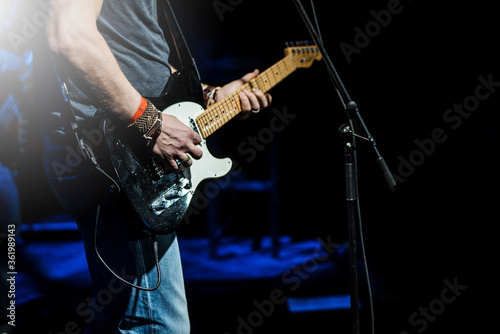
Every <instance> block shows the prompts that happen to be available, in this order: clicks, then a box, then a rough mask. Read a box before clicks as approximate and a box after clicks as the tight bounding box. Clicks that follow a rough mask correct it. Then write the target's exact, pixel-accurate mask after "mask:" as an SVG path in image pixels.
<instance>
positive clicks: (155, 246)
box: [94, 204, 161, 291]
mask: <svg viewBox="0 0 500 334" xmlns="http://www.w3.org/2000/svg"><path fill="white" fill-rule="evenodd" d="M100 211H101V205H100V204H97V213H96V218H95V226H94V251H95V253H96V255H97V257H98V258H99V261H101V263H102V264H103V265H104V267H106V269H107V270H108V271H109V272H110V273H111V274H113V276H114V277H115V278H116V279H118V280H119V281H120V282H122V283H124V284H127V285H129V286H131V287H133V288H136V289H139V290H143V291H154V290H156V289H158V287H159V286H160V284H161V270H160V261H159V257H158V237H157V236H156V235H154V234H153V235H152V236H151V240H152V246H153V256H154V258H155V266H156V272H157V273H158V276H157V277H158V278H157V283H156V285H155V286H154V287H152V288H146V287H142V286H140V285H137V284H134V283H131V282H129V281H127V280H125V279H124V278H122V277H120V276H119V275H118V274H116V273H115V272H114V271H113V269H111V268H110V267H109V266H108V265H107V263H106V261H104V259H103V258H102V257H101V254H100V253H99V249H98V247H97V226H98V224H99V214H100Z"/></svg>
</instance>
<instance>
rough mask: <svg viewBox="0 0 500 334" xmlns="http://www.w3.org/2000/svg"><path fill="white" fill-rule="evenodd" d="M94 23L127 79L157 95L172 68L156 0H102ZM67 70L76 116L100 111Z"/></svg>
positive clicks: (142, 90)
mask: <svg viewBox="0 0 500 334" xmlns="http://www.w3.org/2000/svg"><path fill="white" fill-rule="evenodd" d="M97 27H98V29H99V32H100V33H101V34H102V35H103V37H104V39H105V40H106V42H107V43H108V45H109V48H110V49H111V51H112V52H113V54H114V56H115V58H116V60H117V61H118V64H119V65H120V68H121V70H122V71H123V73H124V74H125V76H126V77H127V79H128V80H129V81H130V83H131V84H132V85H133V86H134V87H135V88H136V89H137V90H138V91H139V93H140V94H141V95H142V96H146V97H156V96H159V95H160V93H161V92H162V90H163V88H164V87H165V84H166V83H167V81H168V79H169V77H170V75H171V71H170V66H169V64H168V58H169V55H170V50H169V47H168V44H167V42H166V40H165V37H164V35H163V31H162V29H161V27H160V25H159V21H158V11H157V1H156V0H104V2H103V7H102V10H101V13H100V16H99V18H98V21H97ZM66 73H67V75H68V77H69V80H68V82H67V86H68V91H69V94H70V99H71V101H72V106H73V108H74V110H75V113H76V116H77V118H79V119H80V118H88V117H94V116H96V113H97V112H102V111H103V110H100V109H99V105H97V103H96V99H95V98H94V97H93V94H92V92H91V91H90V89H89V88H88V87H87V84H86V83H85V82H84V81H82V80H80V79H79V78H78V75H77V74H76V73H74V72H71V70H68V71H66Z"/></svg>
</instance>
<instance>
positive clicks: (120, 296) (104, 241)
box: [44, 136, 190, 334]
mask: <svg viewBox="0 0 500 334" xmlns="http://www.w3.org/2000/svg"><path fill="white" fill-rule="evenodd" d="M69 152H74V150H68V145H66V144H64V143H56V142H55V141H54V140H53V139H51V138H50V137H48V136H44V166H45V171H46V174H47V177H48V180H49V183H50V184H51V186H52V189H53V190H54V192H55V194H56V196H57V197H58V199H59V201H60V202H61V204H62V206H63V207H64V208H65V209H66V210H67V211H68V212H70V213H72V214H73V215H74V216H75V217H76V221H77V224H78V227H79V229H80V232H81V234H82V239H83V243H84V247H85V252H86V257H87V263H88V267H89V270H90V274H91V277H92V297H91V299H88V300H87V302H85V303H83V305H82V304H80V306H79V307H78V309H77V313H78V315H79V316H81V320H82V321H83V323H85V325H86V328H85V330H84V333H148V334H150V333H162V334H164V333H173V334H182V333H189V331H190V325H189V318H188V311H187V302H186V296H185V291H184V280H183V274H182V266H181V260H180V253H179V247H178V244H177V238H176V235H175V233H172V234H170V235H165V236H159V237H158V251H159V267H160V271H161V285H160V287H159V288H158V289H156V290H154V291H143V290H139V289H136V288H133V287H130V286H128V285H125V284H123V283H121V282H120V281H119V280H118V279H117V278H116V277H115V276H113V275H112V274H111V273H110V271H109V270H108V269H107V268H105V267H104V265H103V264H102V262H101V261H100V260H99V258H98V257H97V254H96V252H95V249H94V246H95V245H94V232H95V227H96V223H98V226H97V227H98V228H97V232H96V233H97V239H96V240H97V249H98V251H99V254H100V255H101V257H102V258H103V260H104V261H105V262H106V264H107V265H108V266H109V267H110V268H111V269H112V270H113V271H114V272H115V273H116V274H118V275H119V276H120V277H122V278H124V279H126V280H128V281H130V282H133V283H134V284H137V285H140V286H142V287H147V288H151V287H154V286H155V285H156V282H157V270H156V266H155V261H154V257H153V251H152V242H151V238H150V236H149V235H148V234H146V233H144V232H142V231H141V229H140V228H137V227H138V226H139V227H140V224H138V223H137V222H134V220H133V218H131V217H133V215H131V214H130V213H127V210H126V209H124V208H125V207H126V205H127V202H126V201H124V200H123V199H121V198H114V197H112V195H110V194H109V193H107V192H106V191H104V190H103V187H102V186H101V181H98V180H97V179H96V175H95V174H94V173H95V172H91V171H90V170H89V167H88V165H87V164H86V162H85V161H79V160H78V159H73V160H71V159H69V160H68V154H70V153H69ZM73 158H75V157H73ZM68 161H71V163H70V168H67V169H65V168H63V169H61V166H66V167H68V166H67V165H68ZM77 162H78V163H77ZM61 170H63V171H65V173H64V174H63V175H61V174H62V173H61ZM98 206H99V214H98V215H97V212H98Z"/></svg>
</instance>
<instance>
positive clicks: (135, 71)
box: [43, 0, 271, 334]
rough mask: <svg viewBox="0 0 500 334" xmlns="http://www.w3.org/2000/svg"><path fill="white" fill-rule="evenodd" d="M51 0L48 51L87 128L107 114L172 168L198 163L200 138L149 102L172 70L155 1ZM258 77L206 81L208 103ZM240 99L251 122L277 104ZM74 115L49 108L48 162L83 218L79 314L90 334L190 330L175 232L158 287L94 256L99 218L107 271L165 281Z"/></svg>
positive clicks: (66, 199) (164, 247)
mask: <svg viewBox="0 0 500 334" xmlns="http://www.w3.org/2000/svg"><path fill="white" fill-rule="evenodd" d="M49 3H50V10H49V15H48V21H47V27H46V35H47V41H48V46H49V53H50V54H51V55H52V59H54V60H55V63H56V68H59V69H61V70H63V71H64V73H65V74H66V75H67V80H66V83H67V87H68V91H69V95H70V98H71V101H72V109H74V111H75V116H76V119H77V120H78V123H79V127H80V128H81V129H84V130H86V131H87V133H89V134H96V133H97V131H99V127H98V125H97V124H98V122H97V121H98V120H99V119H100V118H102V117H103V112H102V110H105V111H106V116H107V117H109V118H111V119H112V120H113V126H114V127H115V128H119V129H123V130H124V132H125V133H128V135H129V136H130V137H132V138H134V141H135V142H137V143H138V145H142V146H143V148H144V150H151V151H152V152H153V153H154V154H155V155H156V156H157V157H158V158H159V159H161V161H163V162H164V163H165V165H166V166H167V168H169V169H171V170H173V171H177V170H178V169H179V165H180V164H182V165H184V166H190V165H191V164H193V163H194V164H196V161H192V160H191V159H190V158H189V156H191V157H193V158H194V159H199V158H200V157H201V150H200V149H199V148H198V147H197V146H196V145H197V144H199V143H200V141H201V138H200V136H199V135H198V134H197V133H196V132H194V131H192V130H191V129H190V128H189V127H187V126H186V125H184V124H183V123H182V122H180V121H178V120H177V119H176V118H175V117H173V116H169V115H163V117H161V116H160V115H159V111H158V109H156V107H155V106H154V105H153V104H152V103H151V102H150V101H148V100H147V99H146V98H144V96H159V95H160V94H161V93H162V90H163V88H164V87H165V84H166V82H167V81H168V79H169V77H170V75H171V74H172V71H173V69H172V67H171V66H170V65H169V63H168V59H169V55H170V48H169V45H167V42H166V40H165V36H164V34H163V31H162V29H161V27H160V25H159V18H158V13H157V5H158V4H157V2H156V0H126V1H125V0H85V1H79V0H49ZM257 75H258V71H257V70H255V71H254V72H251V73H248V74H246V75H245V76H243V77H242V78H241V79H239V80H235V81H233V82H231V83H229V84H227V85H225V86H223V87H222V88H220V89H219V88H218V89H214V88H213V87H210V86H207V85H204V88H205V90H204V94H205V100H206V101H207V103H210V102H213V101H218V100H221V99H223V98H224V97H226V96H228V95H229V94H230V93H231V92H233V91H235V90H236V89H238V88H239V87H241V85H243V84H244V83H246V82H248V81H249V80H251V79H252V78H254V77H256V76H257ZM239 98H240V100H241V106H242V111H243V113H242V115H243V118H245V117H246V116H248V115H249V114H250V112H251V111H253V112H257V111H259V110H260V109H261V108H265V107H267V106H268V105H269V103H270V102H271V97H270V96H269V95H268V94H263V93H262V92H261V91H259V90H253V91H244V92H242V93H240V94H239ZM66 112H68V111H67V110H66V109H65V108H62V107H61V108H58V107H55V108H54V107H53V108H52V110H50V109H49V110H46V112H45V116H44V117H45V120H44V124H43V133H44V152H45V153H44V166H45V169H46V173H47V176H48V179H49V182H50V183H51V185H52V188H53V189H54V192H55V193H56V195H57V197H58V198H59V200H60V202H61V204H62V206H63V207H64V208H65V209H66V210H67V211H69V212H70V213H72V214H74V215H75V217H76V220H77V224H78V226H79V228H80V231H81V233H82V236H83V239H84V245H85V250H86V256H87V262H88V266H89V270H90V273H91V276H92V281H93V294H94V295H93V297H94V298H93V299H91V300H90V301H89V302H88V305H85V307H83V306H82V305H80V306H82V307H79V308H78V310H77V312H78V314H79V315H80V316H81V317H82V321H84V323H85V324H86V331H85V333H125V332H126V333H175V334H180V333H189V328H190V325H189V318H188V314H187V305H186V297H185V291H184V282H183V277H182V269H181V262H180V255H179V249H178V245H177V240H176V236H175V233H172V234H170V235H166V236H159V237H158V238H159V239H158V251H159V266H160V269H161V274H162V283H161V285H160V286H159V288H158V289H156V290H154V291H143V290H140V289H136V288H131V287H130V286H128V285H123V284H122V283H120V282H119V281H118V280H117V279H116V278H115V277H114V276H112V275H111V273H110V272H109V271H108V270H107V269H106V268H105V267H104V266H103V264H102V263H101V262H100V261H99V260H98V258H97V257H96V253H95V250H94V244H93V238H94V227H95V224H96V219H97V220H98V222H99V224H98V226H99V229H98V230H97V241H98V245H99V252H100V254H101V255H102V257H103V258H104V260H105V261H106V263H107V264H108V265H109V267H111V268H112V269H113V270H114V271H115V272H116V273H118V274H120V275H121V276H122V277H124V278H127V279H129V280H130V279H132V278H135V279H134V282H135V283H136V284H138V285H141V286H147V287H152V286H154V285H155V282H156V281H157V273H156V269H155V261H154V259H153V255H152V251H151V240H149V238H148V236H147V235H146V234H143V233H139V232H137V231H136V230H135V228H134V227H133V226H134V222H133V221H131V220H132V219H131V218H130V217H125V215H124V214H123V212H124V210H122V207H123V206H124V205H125V203H124V202H122V201H119V200H115V199H114V198H111V195H107V193H103V191H102V190H101V189H100V187H99V186H100V184H99V183H100V182H99V181H97V179H96V178H95V174H93V173H92V172H90V171H89V167H88V165H87V164H86V163H84V162H81V163H80V161H79V159H78V156H77V155H76V154H75V150H73V149H70V148H69V147H71V146H70V145H72V144H70V143H71V140H70V139H69V137H71V136H70V134H69V131H71V130H69V129H67V128H64V122H63V121H62V119H63V118H64V113H66ZM97 137H98V136H97ZM73 146H74V145H73ZM188 154H189V156H188ZM97 204H99V205H100V209H99V212H98V209H97ZM103 294H105V295H106V298H105V299H104V298H103V297H102V296H103ZM108 296H112V298H109V299H108V298H107V297H108Z"/></svg>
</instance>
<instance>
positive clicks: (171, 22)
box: [158, 0, 201, 86]
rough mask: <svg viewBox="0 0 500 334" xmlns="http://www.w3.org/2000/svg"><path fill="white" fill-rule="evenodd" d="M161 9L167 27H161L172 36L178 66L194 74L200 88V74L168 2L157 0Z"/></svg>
mask: <svg viewBox="0 0 500 334" xmlns="http://www.w3.org/2000/svg"><path fill="white" fill-rule="evenodd" d="M158 3H159V4H160V6H161V8H162V9H163V13H164V15H165V18H166V24H167V27H163V31H164V33H165V34H167V29H166V28H168V31H169V32H170V35H171V36H172V41H173V44H174V46H175V50H176V53H177V57H178V59H179V62H180V65H181V67H182V69H184V70H190V71H193V72H194V73H196V77H197V80H198V81H199V83H200V86H201V79H200V74H199V72H198V68H197V67H196V62H195V60H194V58H193V56H192V55H191V52H190V51H189V47H188V46H187V43H186V39H185V38H184V35H183V34H182V30H181V28H180V26H179V23H178V22H177V19H176V17H175V15H174V11H173V9H172V6H171V5H170V1H169V0H158Z"/></svg>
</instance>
